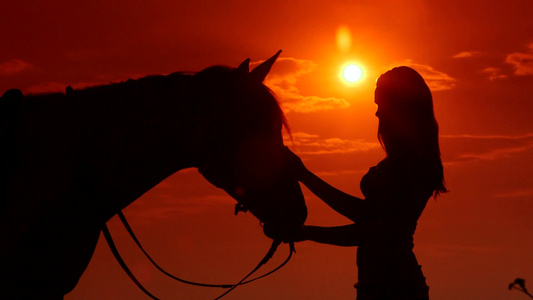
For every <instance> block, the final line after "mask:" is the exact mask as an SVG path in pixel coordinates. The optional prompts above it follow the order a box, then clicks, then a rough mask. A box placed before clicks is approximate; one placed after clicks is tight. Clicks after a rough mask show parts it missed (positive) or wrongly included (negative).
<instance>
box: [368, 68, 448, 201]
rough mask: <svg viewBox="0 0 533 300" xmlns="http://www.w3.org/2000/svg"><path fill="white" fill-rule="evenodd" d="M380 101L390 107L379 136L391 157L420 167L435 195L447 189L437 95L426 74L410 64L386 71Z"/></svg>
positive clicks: (382, 118)
mask: <svg viewBox="0 0 533 300" xmlns="http://www.w3.org/2000/svg"><path fill="white" fill-rule="evenodd" d="M376 103H377V104H378V106H379V107H380V110H386V114H383V115H381V116H379V117H380V120H379V127H378V139H379V141H380V143H381V145H382V146H383V148H384V149H385V152H386V153H387V157H388V158H389V160H390V161H391V162H392V163H393V164H394V163H397V164H400V165H403V166H404V167H405V166H406V164H407V168H408V169H410V170H416V172H417V174H418V175H419V176H423V179H424V182H426V183H427V184H429V185H430V186H431V188H432V189H433V192H434V196H435V197H437V196H438V195H439V194H441V193H444V192H447V189H446V186H445V181H444V173H443V167H442V161H441V158H440V147H439V126H438V124H437V120H436V119H435V114H434V111H433V98H432V96H431V92H430V90H429V87H428V86H427V84H426V82H425V81H424V79H423V78H422V76H421V75H420V74H418V72H416V71H415V70H413V69H411V68H409V67H397V68H393V69H392V70H390V71H388V72H386V73H384V74H383V75H381V76H380V77H379V78H378V80H377V83H376Z"/></svg>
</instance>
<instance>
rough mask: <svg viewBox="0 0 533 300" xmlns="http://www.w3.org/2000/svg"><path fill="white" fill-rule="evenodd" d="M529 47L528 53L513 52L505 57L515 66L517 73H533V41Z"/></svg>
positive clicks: (515, 72)
mask: <svg viewBox="0 0 533 300" xmlns="http://www.w3.org/2000/svg"><path fill="white" fill-rule="evenodd" d="M528 48H529V52H528V53H521V52H515V53H511V54H509V55H507V57H506V59H505V61H506V62H507V63H509V64H512V65H513V66H514V67H515V71H514V74H515V75H533V43H530V44H529V46H528Z"/></svg>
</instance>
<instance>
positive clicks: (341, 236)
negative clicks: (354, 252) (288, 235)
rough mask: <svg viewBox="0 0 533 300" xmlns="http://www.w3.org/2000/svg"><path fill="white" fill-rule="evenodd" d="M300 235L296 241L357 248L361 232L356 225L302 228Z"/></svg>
mask: <svg viewBox="0 0 533 300" xmlns="http://www.w3.org/2000/svg"><path fill="white" fill-rule="evenodd" d="M300 234H301V236H300V237H299V239H297V241H303V240H308V241H313V242H317V243H322V244H329V245H335V246H357V245H359V241H360V240H361V232H360V230H359V226H358V225H356V224H350V225H344V226H336V227H320V226H304V227H303V228H302V230H301V233H300Z"/></svg>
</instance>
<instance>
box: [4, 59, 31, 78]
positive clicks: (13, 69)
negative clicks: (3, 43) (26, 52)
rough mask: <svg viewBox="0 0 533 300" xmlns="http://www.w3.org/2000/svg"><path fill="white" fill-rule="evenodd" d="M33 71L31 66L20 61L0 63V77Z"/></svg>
mask: <svg viewBox="0 0 533 300" xmlns="http://www.w3.org/2000/svg"><path fill="white" fill-rule="evenodd" d="M31 69H33V66H32V65H31V64H30V63H28V62H25V61H23V60H21V59H12V60H9V61H6V62H3V63H0V75H3V76H10V75H14V74H19V73H22V72H25V71H28V70H31Z"/></svg>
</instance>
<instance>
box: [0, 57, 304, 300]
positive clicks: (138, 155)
mask: <svg viewBox="0 0 533 300" xmlns="http://www.w3.org/2000/svg"><path fill="white" fill-rule="evenodd" d="M278 55H279V52H278V53H277V54H276V55H275V56H273V57H272V58H271V59H269V60H267V61H265V62H264V63H262V64H261V65H259V66H258V67H256V68H255V69H254V70H252V71H251V72H250V71H249V69H248V65H249V61H250V60H249V59H248V60H246V61H244V62H243V63H242V64H241V65H240V66H239V67H238V68H235V69H234V68H229V67H223V66H215V67H210V68H207V69H205V70H203V71H201V72H198V73H196V74H183V73H174V74H170V75H167V76H149V77H145V78H141V79H138V80H128V81H126V82H122V83H117V84H110V85H105V86H98V87H92V88H87V89H84V90H72V89H71V88H67V93H66V94H60V93H57V94H45V95H29V96H23V95H22V93H20V91H18V90H10V91H8V92H6V93H5V94H4V96H3V97H2V98H1V99H0V167H1V169H0V240H1V241H2V245H1V247H0V294H1V296H2V298H3V299H62V298H63V295H65V294H67V293H68V292H70V291H71V290H72V289H73V288H74V287H75V285H76V284H77V282H78V280H79V278H80V276H81V275H82V273H83V272H84V270H85V268H86V267H87V264H88V263H89V260H90V259H91V256H92V254H93V251H94V248H95V246H96V243H97V241H98V237H99V235H100V231H101V229H102V227H103V225H104V224H105V223H106V221H107V220H109V219H110V218H111V217H112V216H113V215H115V214H116V213H117V212H119V211H120V210H121V209H123V208H124V207H126V206H127V205H129V204H130V203H132V202H133V201H134V200H136V199H137V198H139V197H140V196H141V195H142V194H143V193H145V192H146V191H148V190H149V189H150V188H152V187H154V186H155V185H157V184H158V183H159V182H161V181H162V180H164V179H165V178H167V177H168V176H170V175H172V174H173V173H175V172H177V171H179V170H181V169H184V168H191V167H196V168H198V170H199V172H200V173H201V174H202V175H203V176H204V177H205V178H206V179H207V180H208V181H209V182H210V183H212V184H214V185H215V186H217V187H219V188H221V189H224V190H225V191H226V192H227V193H228V194H229V195H231V196H232V197H233V198H235V199H236V200H237V201H238V203H239V207H240V208H241V209H248V210H250V211H251V212H252V213H253V214H254V215H255V216H256V217H257V218H258V219H259V220H260V221H261V222H262V223H264V227H263V230H264V232H265V234H266V235H267V236H269V237H271V238H274V239H283V240H286V239H290V237H291V235H293V234H294V232H296V231H297V230H298V229H299V228H300V227H301V225H302V224H303V223H304V221H305V219H306V217H307V209H306V206H305V202H304V199H303V195H302V193H301V190H300V186H299V184H298V182H297V180H295V179H294V178H292V177H291V176H290V175H289V172H284V169H285V167H286V166H285V161H284V146H283V140H282V136H281V130H282V127H283V125H284V124H285V119H284V116H283V113H282V111H281V109H280V107H279V105H278V103H277V101H276V99H275V97H274V96H273V95H272V93H271V92H270V90H269V89H268V88H267V87H266V86H264V85H263V84H262V82H263V80H264V78H265V76H266V75H267V73H268V72H269V70H270V68H271V66H272V64H273V63H274V61H275V60H276V58H277V56H278Z"/></svg>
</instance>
